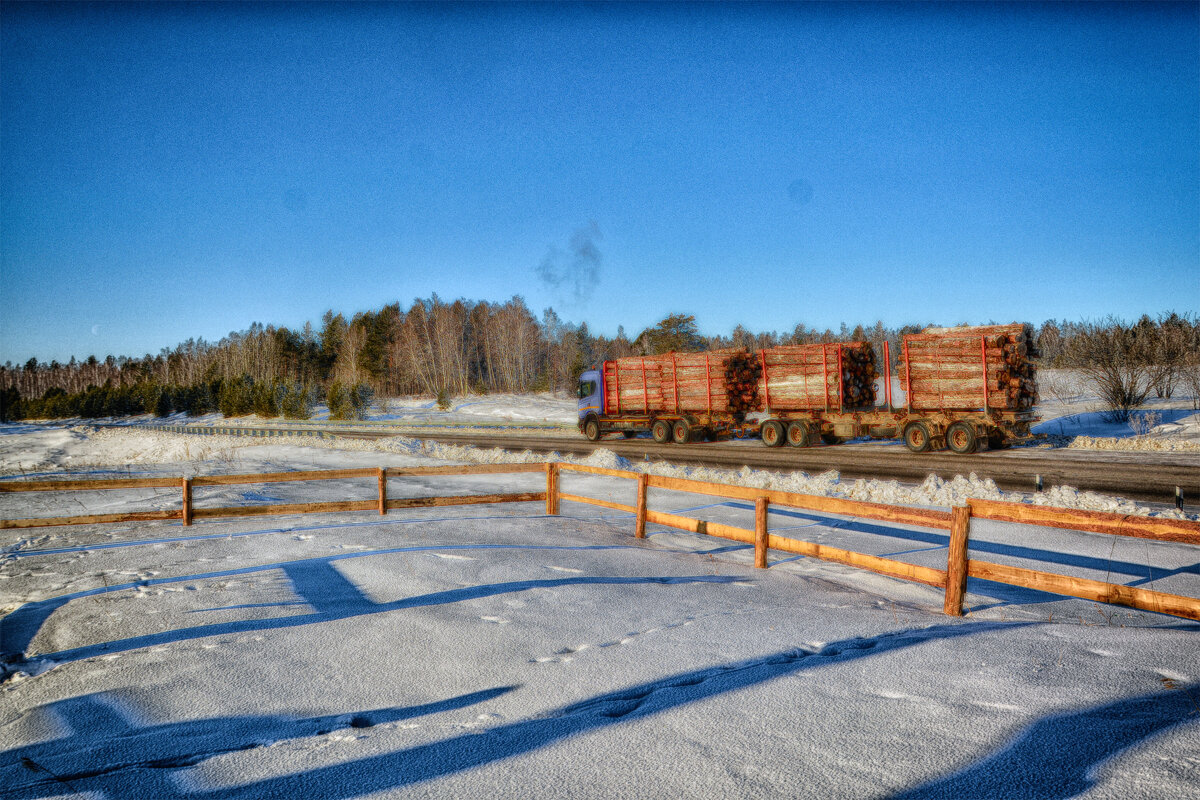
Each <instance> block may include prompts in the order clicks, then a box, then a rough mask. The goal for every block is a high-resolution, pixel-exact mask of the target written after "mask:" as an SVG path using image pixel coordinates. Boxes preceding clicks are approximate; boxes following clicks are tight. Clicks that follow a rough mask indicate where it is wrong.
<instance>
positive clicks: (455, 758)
mask: <svg viewBox="0 0 1200 800" xmlns="http://www.w3.org/2000/svg"><path fill="white" fill-rule="evenodd" d="M1023 626H1024V623H965V624H956V625H942V626H935V627H930V628H926V629H922V630H906V631H897V632H892V633H885V634H881V635H879V636H874V637H869V638H856V639H846V640H843V641H840V642H833V643H831V644H828V645H826V646H825V647H823V648H821V649H820V650H817V651H811V650H804V649H795V650H787V651H783V652H779V653H775V654H773V655H769V656H766V657H760V658H754V659H749V660H746V661H739V662H734V663H730V664H722V665H719V666H715V667H708V668H704V669H699V670H694V671H691V672H685V673H680V674H677V675H672V676H669V677H666V678H663V679H660V680H655V681H650V682H648V683H643V684H640V685H637V686H633V687H630V688H627V689H623V690H620V691H616V692H610V693H607V694H602V695H598V696H596V697H593V698H590V699H587V700H584V701H582V702H577V703H571V704H569V705H566V706H562V707H560V708H558V709H554V710H551V711H549V712H547V713H545V714H543V715H541V716H539V717H536V718H533V719H528V720H523V721H520V722H514V723H509V724H506V725H499V726H496V727H492V728H488V729H486V730H484V731H481V732H478V733H463V734H459V735H457V736H452V737H450V738H447V739H443V740H441V741H437V742H432V743H429V744H422V745H416V746H413V747H409V748H405V749H402V750H397V751H394V752H390V753H384V754H382V755H374V756H369V757H366V758H361V759H356V760H352V761H346V762H342V763H338V764H332V765H329V766H322V767H317V768H314V769H310V770H307V771H304V772H298V773H291V774H287V775H280V776H277V777H271V778H265V779H261V780H257V781H253V782H251V783H246V784H241V785H237V786H223V787H206V786H202V785H199V782H198V780H196V779H193V778H192V776H190V775H188V774H186V773H184V774H182V775H178V776H175V775H173V773H175V772H176V771H179V770H184V769H186V768H188V767H192V766H195V765H197V764H200V763H202V762H204V761H206V760H207V759H209V758H212V757H214V756H218V755H223V754H227V753H231V752H235V751H240V750H249V749H253V748H256V747H261V746H265V745H269V744H273V743H274V742H278V741H282V740H284V739H294V738H298V737H305V736H317V735H321V734H323V733H329V732H332V731H333V730H337V729H339V728H346V727H369V726H371V725H375V724H379V723H381V722H387V721H394V720H399V719H407V718H410V717H414V716H419V715H422V714H430V713H436V712H439V711H447V710H452V709H459V708H463V707H466V706H468V705H471V704H474V703H479V702H484V701H486V700H490V699H492V698H494V697H497V696H499V695H502V694H504V693H506V692H509V691H511V690H512V689H513V688H514V687H500V688H494V689H489V690H485V691H482V692H475V693H472V694H467V695H462V696H461V697H458V698H453V699H450V700H446V701H442V702H440V703H431V704H426V705H422V706H413V707H408V708H392V709H380V710H376V711H370V712H361V713H359V714H356V715H355V714H344V715H339V716H327V717H316V718H311V719H301V720H287V719H281V718H270V717H266V718H263V717H230V718H218V719H207V720H197V721H192V722H183V723H172V724H165V725H157V726H147V727H138V726H136V725H134V724H131V722H130V720H129V717H131V716H133V715H129V714H122V713H118V712H117V711H116V710H115V708H114V705H113V704H112V702H111V701H106V700H105V699H103V698H101V697H97V696H95V695H87V696H84V697H79V698H74V699H71V700H64V701H60V702H57V703H53V704H50V705H49V706H46V707H45V708H48V709H51V710H53V711H55V712H57V713H58V714H59V715H61V717H62V718H63V719H64V720H65V721H66V722H67V723H68V724H69V725H70V727H71V728H72V729H73V734H74V735H69V734H68V735H66V736H63V737H61V738H58V739H54V740H52V741H48V742H43V743H39V744H35V745H29V746H27V747H23V748H19V749H16V750H10V751H8V752H6V753H4V754H3V755H4V758H3V761H4V762H5V763H6V764H8V765H10V766H7V767H4V768H2V769H0V778H2V779H3V781H4V784H5V785H6V786H8V789H7V790H6V792H7V794H6V796H8V797H11V798H13V800H33V798H43V797H49V796H53V795H56V794H60V793H62V791H63V789H64V788H70V789H71V790H72V791H75V792H85V791H94V792H103V793H112V794H111V795H110V796H132V797H156V798H168V797H179V798H202V799H203V800H223V799H224V798H259V797H313V798H329V799H332V798H349V797H355V796H360V795H365V794H370V793H372V792H379V791H384V790H388V789H395V788H399V787H403V786H408V785H412V784H416V783H420V782H422V781H428V780H432V779H435V778H438V777H442V776H446V775H452V774H455V773H459V772H464V771H466V770H470V769H474V768H476V767H481V766H485V765H488V764H492V763H496V762H499V761H503V760H505V759H508V758H512V757H514V756H518V755H522V754H525V753H530V752H533V751H536V750H538V749H540V748H543V747H546V746H549V745H551V744H553V743H554V742H557V741H560V740H563V739H567V738H569V737H573V736H577V735H580V734H583V733H587V732H590V731H594V730H597V729H602V728H606V727H608V726H611V725H616V724H620V723H624V722H632V721H636V720H640V719H645V718H647V717H650V716H653V715H655V714H659V713H662V712H665V711H670V710H672V709H675V708H679V707H681V706H684V705H687V704H690V703H696V702H699V701H703V700H707V699H710V698H714V697H719V696H721V695H724V694H727V693H729V692H733V691H737V690H740V689H745V688H749V687H753V686H758V685H760V684H763V683H766V682H768V681H771V680H774V679H775V678H779V677H782V676H785V675H791V674H794V673H797V672H801V671H803V670H807V669H814V668H819V667H822V666H828V665H833V664H841V663H845V662H848V661H855V660H859V659H863V658H868V657H870V656H874V655H879V654H882V653H888V652H893V651H898V650H903V649H906V648H909V647H912V646H914V645H918V644H921V643H923V642H927V641H932V640H939V639H953V638H958V637H964V636H971V635H974V634H979V633H985V632H992V631H1001V630H1009V629H1013V628H1019V627H1023ZM1156 730H1157V728H1156ZM176 777H178V778H179V779H180V780H175V779H174V778H176Z"/></svg>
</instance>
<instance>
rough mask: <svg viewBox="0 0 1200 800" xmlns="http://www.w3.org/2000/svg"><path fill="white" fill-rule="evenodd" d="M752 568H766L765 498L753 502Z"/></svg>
mask: <svg viewBox="0 0 1200 800" xmlns="http://www.w3.org/2000/svg"><path fill="white" fill-rule="evenodd" d="M754 566H756V567H758V568H759V569H766V568H767V498H765V497H759V498H757V499H756V500H755V501H754Z"/></svg>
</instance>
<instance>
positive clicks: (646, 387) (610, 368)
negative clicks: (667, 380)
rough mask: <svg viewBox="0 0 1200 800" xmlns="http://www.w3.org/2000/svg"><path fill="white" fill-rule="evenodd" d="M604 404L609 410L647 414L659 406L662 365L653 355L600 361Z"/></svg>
mask: <svg viewBox="0 0 1200 800" xmlns="http://www.w3.org/2000/svg"><path fill="white" fill-rule="evenodd" d="M604 408H605V410H606V412H607V413H609V414H649V413H651V412H653V411H661V410H662V409H663V395H662V367H661V365H660V362H659V360H658V358H657V357H654V356H645V357H632V358H619V359H617V360H616V361H605V362H604Z"/></svg>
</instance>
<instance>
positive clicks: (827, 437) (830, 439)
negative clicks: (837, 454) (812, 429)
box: [821, 433, 846, 444]
mask: <svg viewBox="0 0 1200 800" xmlns="http://www.w3.org/2000/svg"><path fill="white" fill-rule="evenodd" d="M821 441H822V442H824V443H825V444H841V443H842V442H844V441H846V437H845V436H838V435H837V434H836V433H822V434H821Z"/></svg>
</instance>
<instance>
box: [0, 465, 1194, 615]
mask: <svg viewBox="0 0 1200 800" xmlns="http://www.w3.org/2000/svg"><path fill="white" fill-rule="evenodd" d="M563 471H569V472H576V473H582V474H590V475H598V476H604V477H613V478H623V479H628V480H632V481H635V482H636V484H637V501H636V504H635V505H628V504H625V503H618V502H614V501H611V500H603V499H600V498H594V497H586V496H583V495H578V494H571V493H567V492H562V491H560V490H559V479H560V473H561V472H563ZM533 472H544V473H545V476H546V478H545V480H546V489H545V491H540V492H511V493H505V494H470V495H449V496H446V495H440V496H432V497H407V498H395V497H391V498H389V497H388V493H387V489H388V486H387V482H388V479H389V478H400V477H421V476H438V475H445V476H452V475H488V474H512V473H533ZM360 478H373V479H375V481H376V490H377V496H376V497H375V499H372V500H340V501H329V502H314V503H272V504H266V505H256V506H225V507H219V508H194V507H193V504H192V490H193V489H194V488H196V487H209V486H233V485H246V484H262V483H291V482H304V481H330V480H350V479H360ZM115 489H178V490H180V497H181V503H180V508H179V509H177V510H173V509H167V510H156V511H134V512H126V513H122V514H92V515H85V516H74V517H38V518H31V519H10V520H0V529H16V528H34V527H45V526H52V525H84V524H99V523H111V522H142V521H155V520H180V521H181V522H182V524H184V525H190V524H191V523H192V520H194V519H214V518H223V517H243V516H263V515H282V514H315V513H327V512H341V511H378V512H379V514H386V513H387V512H388V511H389V510H391V509H400V508H428V507H437V506H452V505H473V504H490V503H524V502H539V501H543V500H544V501H545V507H546V513H547V514H549V515H555V514H558V513H559V505H560V503H561V501H563V500H566V501H568V502H576V503H584V504H588V505H593V506H598V507H601V508H608V509H613V510H616V511H622V512H625V513H629V514H633V515H634V520H635V522H634V535H635V537H637V538H645V536H646V523H648V522H649V523H653V524H656V525H663V526H666V527H671V528H676V529H680V530H686V531H691V532H694V533H700V534H705V535H709V536H716V537H719V538H722V539H730V540H732V541H736V542H742V543H744V544H749V545H753V546H754V563H755V566H756V567H761V568H766V567H767V566H768V564H767V551H768V550H779V551H783V552H786V553H794V554H797V555H801V556H806V557H809V558H816V559H820V560H823V561H831V562H835V563H839V564H845V565H848V566H851V567H856V568H859V569H866V570H870V571H872V572H876V573H879V574H882V575H888V576H891V577H894V578H900V579H903V580H908V581H913V582H916V583H922V584H925V585H928V586H932V587H935V588H938V589H942V590H944V593H945V599H944V604H943V610H944V612H945V613H946V614H949V615H952V616H961V615H962V613H963V599H964V595H965V591H966V582H967V579H968V577H971V578H978V579H983V580H989V581H995V582H998V583H1005V584H1009V585H1013V586H1020V587H1024V588H1028V589H1036V590H1040V591H1045V592H1051V593H1054V594H1060V595H1067V596H1071V597H1078V598H1082V599H1085V600H1094V601H1098V602H1102V603H1110V604H1115V605H1123V606H1128V607H1131V608H1136V609H1139V610H1143V611H1153V612H1157V613H1162V614H1171V615H1174V616H1179V617H1185V618H1188V619H1195V620H1200V598H1194V597H1187V596H1184V595H1175V594H1168V593H1165V592H1158V591H1154V590H1151V589H1143V588H1140V587H1133V586H1126V585H1123V584H1114V583H1107V582H1103V581H1096V580H1090V579H1085V578H1076V577H1072V576H1068V575H1059V574H1056V573H1049V572H1042V571H1038V570H1032V569H1025V568H1021V567H1013V566H1007V565H1003V564H994V563H991V562H987V561H982V560H979V559H972V558H970V557H969V544H970V529H971V521H972V519H981V520H992V521H996V522H1007V523H1016V524H1025V525H1040V526H1046V527H1052V528H1060V529H1067V530H1077V531H1085V532H1089V533H1100V534H1107V535H1115V536H1131V537H1136V538H1141V539H1151V540H1156V541H1163V542H1171V543H1176V544H1185V545H1198V546H1200V524H1198V523H1195V522H1190V521H1187V520H1176V519H1164V518H1160V517H1139V516H1132V515H1125V514H1110V513H1103V512H1096V511H1079V510H1074V509H1066V508H1051V507H1046V506H1031V505H1024V504H1021V503H1010V502H1000V501H994V500H969V501H967V503H966V504H965V505H962V506H956V507H955V508H953V509H951V510H950V511H949V512H946V511H937V510H933V509H922V508H908V507H901V506H892V505H885V504H882V503H868V502H862V501H858V500H845V499H841V498H835V497H822V496H818V495H806V494H799V493H795V492H784V491H778V490H772V489H755V488H750V487H745V486H733V485H729V484H721V483H711V482H705V481H697V480H692V479H690V478H668V477H663V476H659V475H649V474H646V473H643V472H634V471H631V470H619V469H609V468H606V467H593V466H589V465H585V464H566V463H548V464H540V463H538V464H475V465H462V466H445V467H388V468H376V469H334V470H308V471H296V472H268V473H248V474H238V475H197V476H195V477H190V478H189V477H183V478H118V479H110V480H73V479H71V480H61V481H45V480H42V481H0V494H2V493H13V492H56V491H107V490H115ZM650 489H658V490H664V491H674V492H688V493H692V494H703V495H710V496H716V497H723V498H731V499H741V500H750V501H753V502H754V529H753V530H751V529H749V528H739V527H736V526H733V525H727V524H724V523H718V522H709V521H706V520H701V519H695V518H692V517H686V516H682V515H678V514H671V513H668V512H665V511H654V510H651V509H650V508H649V493H650V491H649V490H650ZM771 505H777V506H785V507H788V508H798V509H804V510H808V511H817V512H822V513H829V514H838V515H842V516H849V517H856V518H861V519H870V520H879V521H883V522H889V523H892V524H899V525H910V526H914V527H922V528H929V529H935V530H945V531H948V532H949V543H948V551H947V558H946V569H944V570H943V569H936V568H933V567H926V566H920V565H916V564H909V563H907V562H903V561H896V560H894V559H890V558H884V557H882V556H875V555H869V554H867V553H858V552H854V551H851V550H844V549H841V548H837V547H831V546H829V545H823V544H817V543H815V542H806V541H803V540H801V539H796V538H793V537H790V536H782V535H779V534H772V533H771V532H770V531H769V529H768V525H767V519H768V514H769V510H770V506H771Z"/></svg>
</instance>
